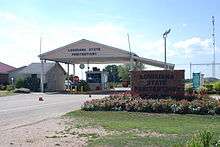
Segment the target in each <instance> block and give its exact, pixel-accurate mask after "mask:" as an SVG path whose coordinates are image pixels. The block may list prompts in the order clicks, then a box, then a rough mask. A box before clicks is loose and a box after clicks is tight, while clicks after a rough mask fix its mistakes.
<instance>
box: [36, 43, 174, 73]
mask: <svg viewBox="0 0 220 147" xmlns="http://www.w3.org/2000/svg"><path fill="white" fill-rule="evenodd" d="M39 57H40V59H41V60H49V61H56V62H62V63H67V64H88V63H89V64H110V63H128V62H130V61H131V59H132V60H133V61H134V62H141V63H143V64H147V65H151V66H155V67H160V68H164V67H165V63H164V62H161V61H156V60H152V59H147V58H143V57H139V56H138V55H136V54H135V53H130V52H128V51H125V50H122V49H119V48H115V47H112V46H108V45H104V44H101V43H97V42H93V41H89V40H86V39H82V40H79V41H76V42H74V43H71V44H68V45H66V46H63V47H60V48H57V49H55V50H52V51H49V52H46V53H43V54H41V55H39ZM166 66H167V68H168V69H174V64H171V63H167V64H166Z"/></svg>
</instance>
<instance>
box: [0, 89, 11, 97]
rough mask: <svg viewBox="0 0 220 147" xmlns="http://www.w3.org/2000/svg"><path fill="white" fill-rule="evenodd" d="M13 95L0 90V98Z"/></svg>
mask: <svg viewBox="0 0 220 147" xmlns="http://www.w3.org/2000/svg"><path fill="white" fill-rule="evenodd" d="M13 94H14V93H13V92H11V91H5V90H4V91H1V90H0V97H1V96H8V95H13Z"/></svg>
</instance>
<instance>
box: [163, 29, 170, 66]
mask: <svg viewBox="0 0 220 147" xmlns="http://www.w3.org/2000/svg"><path fill="white" fill-rule="evenodd" d="M170 31H171V29H169V30H167V31H165V33H163V39H164V69H165V70H167V35H168V34H169V33H170Z"/></svg>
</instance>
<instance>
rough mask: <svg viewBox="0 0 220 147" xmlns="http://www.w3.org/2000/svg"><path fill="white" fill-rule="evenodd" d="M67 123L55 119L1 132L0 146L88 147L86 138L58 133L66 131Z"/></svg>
mask: <svg viewBox="0 0 220 147" xmlns="http://www.w3.org/2000/svg"><path fill="white" fill-rule="evenodd" d="M65 121H66V120H63V119H60V118H53V119H47V120H44V121H40V122H38V123H34V124H30V125H25V126H21V127H16V128H12V129H8V130H5V131H2V132H0V146H4V147H8V146H10V147H11V146H13V147H14V146H16V147H17V146H19V147H20V146H22V147H30V146H31V147H39V146H46V147H54V146H65V147H72V146H79V147H80V146H86V142H87V138H85V137H79V136H78V135H71V134H67V135H65V134H59V133H57V132H62V131H63V130H64V129H65Z"/></svg>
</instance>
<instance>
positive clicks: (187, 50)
mask: <svg viewBox="0 0 220 147" xmlns="http://www.w3.org/2000/svg"><path fill="white" fill-rule="evenodd" d="M210 43H211V40H210V39H207V38H205V39H203V38H200V37H192V38H189V39H186V40H183V41H179V42H176V43H174V44H173V47H174V48H175V50H176V52H177V51H179V52H183V53H184V54H185V57H192V56H193V55H194V54H204V53H205V54H210V53H211V51H212V49H211V47H210Z"/></svg>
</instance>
